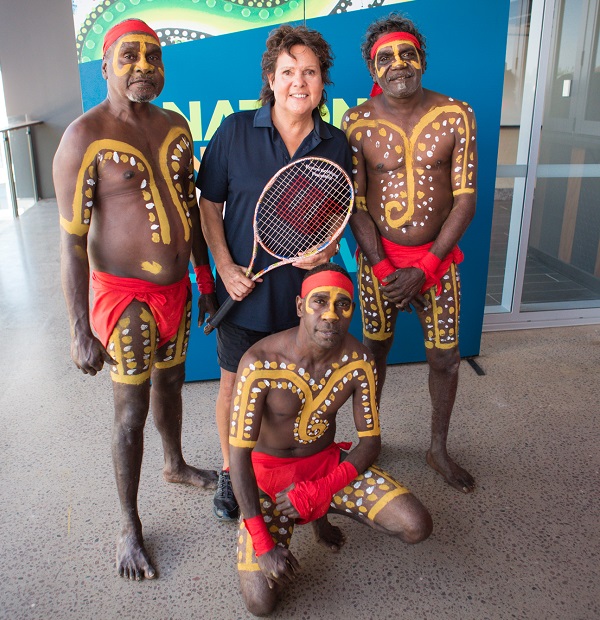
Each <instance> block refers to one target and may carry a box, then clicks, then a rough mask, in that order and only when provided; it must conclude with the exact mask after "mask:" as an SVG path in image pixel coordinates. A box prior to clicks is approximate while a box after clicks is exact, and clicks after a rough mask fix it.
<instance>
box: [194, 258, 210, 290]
mask: <svg viewBox="0 0 600 620" xmlns="http://www.w3.org/2000/svg"><path fill="white" fill-rule="evenodd" d="M194 273H195V274H196V284H197V285H198V290H199V291H200V295H209V294H210V293H214V292H215V279H214V278H213V275H212V271H211V269H210V265H198V266H197V267H194Z"/></svg>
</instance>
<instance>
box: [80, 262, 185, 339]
mask: <svg viewBox="0 0 600 620" xmlns="http://www.w3.org/2000/svg"><path fill="white" fill-rule="evenodd" d="M92 289H93V291H94V305H93V307H92V311H91V316H90V318H91V322H92V327H93V328H94V329H95V330H96V333H97V334H98V337H99V338H100V342H102V344H103V345H104V346H105V347H106V346H107V345H108V340H109V339H110V336H111V334H112V333H113V330H114V328H115V325H116V324H117V321H118V320H119V318H120V317H121V315H122V314H123V312H124V311H125V308H127V306H128V305H129V304H130V303H131V302H132V301H133V300H134V299H137V300H138V301H141V302H143V303H145V304H148V306H149V307H150V310H151V312H152V315H153V316H154V320H155V321H156V325H157V327H158V333H159V341H158V346H159V347H161V346H162V345H163V344H165V343H166V342H168V341H169V340H170V339H171V338H172V337H173V336H174V335H175V334H176V333H177V330H178V329H179V324H180V323H181V315H182V314H183V311H184V309H185V303H186V301H187V297H188V291H190V290H191V284H190V277H189V274H187V273H186V274H185V276H184V277H183V278H182V279H181V280H180V281H179V282H175V283H174V284H165V285H163V284H154V282H147V281H146V280H139V279H138V278H122V277H120V276H115V275H112V274H110V273H103V272H101V271H92Z"/></svg>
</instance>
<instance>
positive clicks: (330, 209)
mask: <svg viewBox="0 0 600 620" xmlns="http://www.w3.org/2000/svg"><path fill="white" fill-rule="evenodd" d="M275 210H276V211H277V215H278V216H279V217H280V218H281V219H282V220H283V221H285V222H287V223H288V224H289V225H290V226H291V227H292V228H293V229H294V230H295V231H296V232H297V233H299V234H302V235H310V236H312V235H314V234H315V232H316V231H317V230H319V228H321V227H322V226H323V224H324V222H325V220H326V219H327V218H328V217H331V215H333V214H334V213H336V212H338V211H339V210H340V207H339V205H338V204H337V203H336V202H335V201H334V200H332V199H331V197H330V196H327V195H326V194H325V193H324V192H323V191H321V189H319V188H318V187H315V185H314V181H311V180H310V179H307V178H306V177H305V176H304V175H298V176H297V177H296V178H295V179H294V180H293V182H292V183H291V184H290V185H289V186H288V187H287V188H286V189H285V191H284V192H283V193H282V194H281V196H280V198H279V200H278V202H277V205H276V207H275Z"/></svg>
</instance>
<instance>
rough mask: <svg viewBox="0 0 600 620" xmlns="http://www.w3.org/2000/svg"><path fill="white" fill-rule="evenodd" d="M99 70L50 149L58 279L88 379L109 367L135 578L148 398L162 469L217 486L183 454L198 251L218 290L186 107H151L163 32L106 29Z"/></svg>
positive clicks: (121, 543)
mask: <svg viewBox="0 0 600 620" xmlns="http://www.w3.org/2000/svg"><path fill="white" fill-rule="evenodd" d="M102 75H103V77H104V79H105V80H106V81H107V87H108V95H107V98H106V100H105V101H104V102H102V103H101V104H99V105H98V106H96V107H94V108H92V109H91V110H89V111H88V112H86V113H85V114H84V115H83V116H81V117H80V118H78V119H77V120H75V121H74V122H73V123H72V124H71V125H70V126H69V127H68V128H67V130H66V132H65V135H64V136H63V139H62V141H61V143H60V145H59V148H58V151H57V153H56V156H55V159H54V167H53V174H54V183H55V187H56V196H57V201H58V208H59V212H60V226H61V270H62V282H63V290H64V293H65V298H66V302H67V309H68V312H69V319H70V323H71V336H72V343H71V355H72V358H73V361H74V362H75V364H76V365H77V367H78V368H80V369H81V370H82V371H83V372H84V373H85V374H90V375H95V374H96V373H97V372H99V371H100V370H102V367H103V366H104V364H109V365H110V367H111V377H112V381H113V394H114V408H115V417H114V424H113V433H112V454H113V463H114V468H115V477H116V481H117V490H118V494H119V500H120V505H121V531H120V534H119V536H118V539H117V571H118V573H119V575H121V576H123V577H126V578H129V579H142V578H144V577H145V578H148V579H150V578H153V577H155V576H156V571H155V568H154V567H153V566H152V563H151V560H150V558H149V556H148V553H147V552H146V550H145V548H144V540H143V536H142V524H141V521H140V518H139V515H138V509H137V493H138V486H139V479H140V470H141V464H142V453H143V440H144V437H143V433H144V425H145V422H146V418H147V415H148V411H149V407H150V404H151V405H152V414H153V418H154V422H155V424H156V427H157V429H158V430H159V432H160V435H161V438H162V443H163V449H164V458H165V465H164V469H163V476H164V478H165V479H166V480H167V481H168V482H180V483H187V484H192V485H195V486H197V487H200V488H215V486H216V472H213V471H205V470H200V469H196V468H194V467H191V466H189V465H188V464H187V463H186V462H185V460H184V458H183V455H182V452H181V425H182V402H181V390H182V386H183V381H184V372H185V367H184V362H185V355H186V349H187V345H188V337H189V331H190V323H191V298H192V297H191V288H190V279H189V276H188V264H189V260H190V255H191V257H192V261H193V264H194V265H195V270H196V274H197V281H198V284H199V287H200V288H201V291H203V292H205V293H210V292H212V291H214V287H213V282H212V276H211V274H210V269H209V266H208V250H207V246H206V242H205V240H204V237H203V236H202V231H201V228H200V217H199V211H198V205H197V202H196V195H195V189H194V174H193V144H192V139H191V136H190V132H189V128H188V126H187V123H186V121H185V120H184V119H183V117H182V116H180V115H179V114H176V113H174V112H171V111H169V110H163V109H161V108H159V107H157V106H154V105H152V104H150V103H149V102H150V101H152V100H153V99H154V98H155V97H157V96H158V95H159V94H160V92H161V90H162V88H163V85H164V68H163V63H162V55H161V47H160V43H159V40H158V36H157V35H156V33H155V32H154V31H153V30H152V29H151V28H150V27H149V26H148V25H147V24H145V23H144V22H142V21H139V20H126V21H124V22H121V23H120V24H117V25H116V26H115V27H113V28H111V29H110V30H109V31H108V32H107V34H106V37H105V40H104V57H103V60H102ZM90 270H91V280H92V288H93V290H94V305H93V309H92V311H91V316H90V308H89V277H90ZM201 302H202V304H201V305H200V306H199V310H200V320H203V317H204V315H205V312H213V311H214V308H215V304H216V300H214V295H210V294H208V295H202V296H201ZM92 327H93V329H94V330H95V333H96V334H97V336H96V335H95V334H94V333H93V332H92Z"/></svg>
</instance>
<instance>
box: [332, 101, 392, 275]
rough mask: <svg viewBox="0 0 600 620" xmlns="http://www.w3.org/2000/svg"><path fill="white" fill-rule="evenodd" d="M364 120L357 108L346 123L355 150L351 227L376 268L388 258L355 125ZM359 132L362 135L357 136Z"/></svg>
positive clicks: (350, 141) (348, 116) (344, 125)
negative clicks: (373, 213)
mask: <svg viewBox="0 0 600 620" xmlns="http://www.w3.org/2000/svg"><path fill="white" fill-rule="evenodd" d="M359 118H360V115H359V113H358V112H356V111H355V109H352V110H349V111H348V113H347V114H346V116H345V117H344V120H343V121H342V129H343V130H344V131H345V132H346V138H347V139H348V143H349V145H350V150H351V151H352V181H353V183H354V195H355V198H354V204H355V207H354V213H353V214H352V215H351V217H350V228H351V229H352V234H353V235H354V238H355V239H356V242H357V243H358V245H359V247H360V249H361V250H362V252H363V254H364V255H365V256H366V257H367V258H368V259H369V262H370V263H371V264H372V265H375V264H377V263H379V262H380V261H382V260H383V259H384V258H385V253H384V251H383V247H382V245H381V236H380V234H379V230H378V229H377V226H376V225H375V222H374V221H373V218H372V217H371V214H370V213H369V211H368V209H367V186H368V175H367V162H366V160H365V157H364V153H363V143H362V140H361V136H360V132H359V130H358V129H357V128H356V125H355V122H356V121H357V120H358V119H359ZM357 133H358V135H357Z"/></svg>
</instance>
